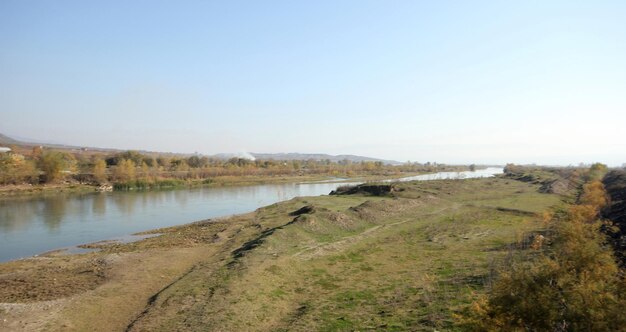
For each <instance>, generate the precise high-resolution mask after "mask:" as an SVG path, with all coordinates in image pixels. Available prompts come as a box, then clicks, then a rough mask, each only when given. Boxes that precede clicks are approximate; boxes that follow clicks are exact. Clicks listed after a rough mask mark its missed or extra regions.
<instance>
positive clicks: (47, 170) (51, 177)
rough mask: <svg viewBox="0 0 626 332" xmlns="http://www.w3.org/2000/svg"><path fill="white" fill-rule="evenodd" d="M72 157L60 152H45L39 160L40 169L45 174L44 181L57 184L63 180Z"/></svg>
mask: <svg viewBox="0 0 626 332" xmlns="http://www.w3.org/2000/svg"><path fill="white" fill-rule="evenodd" d="M70 159H71V158H70V157H69V156H68V155H67V154H65V153H63V152H58V151H44V152H43V153H42V154H41V157H40V158H39V168H40V169H41V171H42V172H43V174H44V181H45V182H47V183H51V182H55V181H57V180H60V179H62V178H63V172H64V171H66V170H67V168H69V166H70Z"/></svg>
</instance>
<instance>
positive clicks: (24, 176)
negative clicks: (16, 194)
mask: <svg viewBox="0 0 626 332" xmlns="http://www.w3.org/2000/svg"><path fill="white" fill-rule="evenodd" d="M37 181H38V171H37V168H36V167H35V164H34V162H33V161H32V160H28V159H26V158H25V157H24V156H22V155H20V154H16V153H0V184H20V183H24V182H27V183H37Z"/></svg>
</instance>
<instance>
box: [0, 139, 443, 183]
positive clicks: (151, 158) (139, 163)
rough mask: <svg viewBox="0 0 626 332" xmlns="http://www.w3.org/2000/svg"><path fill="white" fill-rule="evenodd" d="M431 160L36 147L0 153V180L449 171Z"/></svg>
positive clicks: (133, 179) (162, 179) (177, 179)
mask: <svg viewBox="0 0 626 332" xmlns="http://www.w3.org/2000/svg"><path fill="white" fill-rule="evenodd" d="M453 168H454V167H450V166H446V165H441V164H435V163H432V164H431V163H426V164H419V163H410V162H409V163H406V164H403V165H396V166H391V165H386V164H384V163H383V162H381V161H363V162H351V161H349V160H343V161H339V162H332V161H330V160H313V159H310V160H250V159H244V158H230V159H218V158H209V157H207V156H201V155H192V156H177V155H166V154H158V155H155V154H145V153H140V152H137V151H124V152H117V153H110V154H104V153H91V154H87V153H84V152H82V151H79V152H75V153H71V152H67V151H60V150H53V149H46V148H40V147H35V148H33V149H32V150H31V151H28V152H27V153H26V152H23V153H21V154H20V153H14V152H13V153H11V152H10V153H2V154H0V185H7V184H25V183H29V184H41V183H59V182H64V181H65V182H67V181H74V182H79V183H85V184H105V183H111V184H121V185H124V184H129V183H130V184H131V185H130V186H131V187H132V186H134V185H137V184H138V185H139V186H142V185H143V186H150V185H151V184H158V183H170V184H171V183H180V182H181V181H182V182H189V181H205V182H206V181H209V180H210V179H213V178H216V177H238V176H291V175H329V176H338V177H341V176H348V177H349V176H356V175H362V174H373V175H392V174H401V173H404V172H428V171H440V170H451V169H453Z"/></svg>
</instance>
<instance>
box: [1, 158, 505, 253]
mask: <svg viewBox="0 0 626 332" xmlns="http://www.w3.org/2000/svg"><path fill="white" fill-rule="evenodd" d="M499 173H502V168H488V169H484V170H478V171H476V172H441V173H433V174H425V175H419V176H415V177H409V178H403V179H400V180H399V181H412V180H436V179H465V178H475V177H489V176H493V175H495V174H499ZM396 181H398V180H396ZM345 184H346V183H336V182H335V183H328V182H326V183H324V182H319V183H290V184H266V185H255V186H245V187H206V188H193V189H177V190H162V191H128V192H110V193H95V192H94V193H87V194H56V195H50V196H39V197H18V198H5V199H1V200H0V262H2V261H8V260H13V259H18V258H23V257H29V256H32V255H35V254H39V253H42V252H46V251H50V250H53V249H59V248H67V247H71V246H75V245H79V244H84V243H90V242H96V241H100V240H106V239H116V238H124V237H126V236H128V235H129V234H132V233H136V232H140V231H145V230H149V229H155V228H160V227H168V226H174V225H181V224H185V223H189V222H193V221H197V220H203V219H208V218H215V217H223V216H228V215H233V214H240V213H245V212H250V211H253V210H255V209H257V208H259V207H262V206H266V205H269V204H272V203H276V202H280V201H284V200H288V199H291V198H294V197H298V196H318V195H326V194H328V193H329V192H330V191H332V190H334V189H336V188H337V187H338V186H341V185H345Z"/></svg>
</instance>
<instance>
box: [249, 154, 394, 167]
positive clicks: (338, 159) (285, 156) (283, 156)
mask: <svg viewBox="0 0 626 332" xmlns="http://www.w3.org/2000/svg"><path fill="white" fill-rule="evenodd" d="M251 154H252V155H253V156H254V157H255V158H257V159H274V160H309V159H313V160H317V161H320V160H330V161H332V162H341V161H344V160H348V161H351V162H362V161H374V162H376V161H380V162H383V163H385V164H388V165H400V164H402V163H401V162H398V161H395V160H384V159H377V158H371V157H363V156H355V155H350V154H341V155H336V156H335V155H329V154H323V153H256V152H253V153H251Z"/></svg>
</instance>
